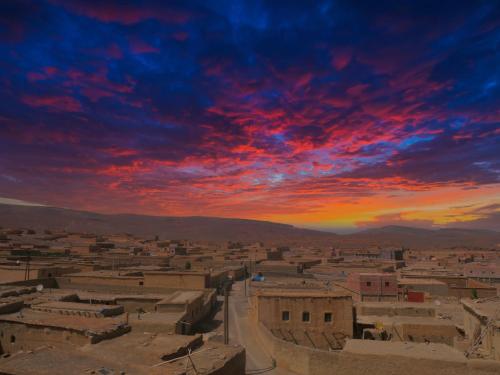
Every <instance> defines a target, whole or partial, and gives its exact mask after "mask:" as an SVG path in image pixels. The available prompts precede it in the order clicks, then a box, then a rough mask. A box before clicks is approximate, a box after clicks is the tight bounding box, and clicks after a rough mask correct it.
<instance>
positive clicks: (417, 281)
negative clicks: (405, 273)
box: [398, 278, 447, 285]
mask: <svg viewBox="0 0 500 375" xmlns="http://www.w3.org/2000/svg"><path fill="white" fill-rule="evenodd" d="M398 283H399V284H404V285H447V284H446V283H444V282H442V281H439V280H434V279H425V278H422V279H416V278H401V279H398Z"/></svg>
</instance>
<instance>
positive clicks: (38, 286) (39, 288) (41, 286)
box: [36, 284, 43, 292]
mask: <svg viewBox="0 0 500 375" xmlns="http://www.w3.org/2000/svg"><path fill="white" fill-rule="evenodd" d="M42 290H43V285H42V284H38V285H37V286H36V291H37V292H41V291H42Z"/></svg>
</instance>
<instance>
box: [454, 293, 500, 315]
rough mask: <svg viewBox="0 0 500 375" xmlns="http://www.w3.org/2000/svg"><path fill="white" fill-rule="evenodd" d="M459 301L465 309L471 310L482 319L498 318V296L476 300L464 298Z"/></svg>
mask: <svg viewBox="0 0 500 375" xmlns="http://www.w3.org/2000/svg"><path fill="white" fill-rule="evenodd" d="M461 302H462V305H463V306H464V307H465V308H466V309H470V310H472V311H473V312H474V313H475V314H477V315H479V316H480V317H482V318H484V319H488V318H496V319H497V320H500V296H499V297H496V298H487V299H476V300H471V299H469V298H465V299H462V301H461Z"/></svg>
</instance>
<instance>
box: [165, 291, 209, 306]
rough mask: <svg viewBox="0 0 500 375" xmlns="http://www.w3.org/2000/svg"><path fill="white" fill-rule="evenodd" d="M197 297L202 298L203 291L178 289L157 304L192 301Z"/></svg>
mask: <svg viewBox="0 0 500 375" xmlns="http://www.w3.org/2000/svg"><path fill="white" fill-rule="evenodd" d="M198 298H203V292H201V291H178V292H174V293H173V294H171V295H170V296H166V297H165V298H163V299H162V300H161V301H159V302H158V303H159V304H185V303H186V302H192V301H194V300H196V299H198Z"/></svg>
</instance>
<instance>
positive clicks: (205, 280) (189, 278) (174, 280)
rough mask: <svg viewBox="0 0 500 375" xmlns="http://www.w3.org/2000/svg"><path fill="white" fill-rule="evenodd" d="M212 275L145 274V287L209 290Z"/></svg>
mask: <svg viewBox="0 0 500 375" xmlns="http://www.w3.org/2000/svg"><path fill="white" fill-rule="evenodd" d="M209 283H210V274H208V273H166V272H165V273H161V272H158V273H145V274H144V286H145V287H168V288H175V289H204V288H208V287H209Z"/></svg>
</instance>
